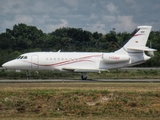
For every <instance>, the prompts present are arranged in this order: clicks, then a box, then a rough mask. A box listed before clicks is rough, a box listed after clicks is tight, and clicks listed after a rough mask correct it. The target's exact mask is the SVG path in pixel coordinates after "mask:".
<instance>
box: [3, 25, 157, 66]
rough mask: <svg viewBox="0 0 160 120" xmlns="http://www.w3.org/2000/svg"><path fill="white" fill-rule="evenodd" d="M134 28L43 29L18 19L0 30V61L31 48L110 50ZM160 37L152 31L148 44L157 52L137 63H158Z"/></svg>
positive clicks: (48, 49)
mask: <svg viewBox="0 0 160 120" xmlns="http://www.w3.org/2000/svg"><path fill="white" fill-rule="evenodd" d="M135 32H136V30H134V31H133V32H132V33H127V32H122V33H116V32H115V31H110V32H109V33H106V34H102V33H98V32H94V33H91V32H89V31H86V30H83V29H81V28H70V27H63V28H59V29H56V30H55V31H53V32H51V33H44V32H43V31H42V30H39V29H37V27H35V26H28V25H26V24H23V23H21V24H18V25H14V26H13V29H12V30H11V29H6V32H4V33H1V34H0V65H2V64H3V63H4V62H6V61H9V60H11V59H14V58H16V57H17V56H19V55H20V54H22V53H25V52H33V51H58V50H61V51H64V52H71V51H75V52H81V51H83V52H112V51H115V50H117V49H119V48H121V47H122V46H123V45H124V44H125V43H126V42H127V41H128V40H129V39H130V38H131V37H132V36H133V35H134V33H135ZM159 40H160V31H152V32H151V33H150V36H149V40H148V42H147V46H152V48H154V49H157V52H156V53H155V56H154V57H153V58H152V59H151V60H149V61H148V62H146V63H144V64H142V65H140V66H144V67H145V66H147V67H158V66H160V54H159V51H160V42H159Z"/></svg>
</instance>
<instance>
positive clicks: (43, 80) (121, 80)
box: [0, 79, 160, 83]
mask: <svg viewBox="0 0 160 120" xmlns="http://www.w3.org/2000/svg"><path fill="white" fill-rule="evenodd" d="M54 82H66V83H67V82H73V83H74V82H135V83H136V82H160V79H89V80H78V79H75V80H74V79H72V80H69V79H29V80H25V79H24V80H20V79H19V80H8V79H6V80H0V83H54Z"/></svg>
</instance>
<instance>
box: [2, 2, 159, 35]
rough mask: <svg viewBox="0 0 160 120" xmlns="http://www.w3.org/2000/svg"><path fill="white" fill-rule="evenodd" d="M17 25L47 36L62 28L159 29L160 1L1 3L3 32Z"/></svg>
mask: <svg viewBox="0 0 160 120" xmlns="http://www.w3.org/2000/svg"><path fill="white" fill-rule="evenodd" d="M18 23H25V24H27V25H32V26H36V27H37V28H38V29H41V30H42V31H43V32H45V33H50V32H52V31H54V30H55V29H57V28H60V27H74V28H82V29H83V30H88V31H91V32H96V31H97V32H99V33H104V34H105V33H108V32H109V31H110V30H112V28H116V32H124V31H126V32H132V31H133V30H134V29H135V28H136V27H137V26H138V25H151V26H153V28H152V30H156V31H157V30H160V0H0V33H2V32H5V31H6V28H9V29H13V26H14V25H15V24H18Z"/></svg>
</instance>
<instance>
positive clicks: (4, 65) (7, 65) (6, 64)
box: [2, 60, 16, 70]
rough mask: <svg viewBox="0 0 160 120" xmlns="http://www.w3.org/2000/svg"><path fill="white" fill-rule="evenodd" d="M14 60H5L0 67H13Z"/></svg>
mask: <svg viewBox="0 0 160 120" xmlns="http://www.w3.org/2000/svg"><path fill="white" fill-rule="evenodd" d="M15 65H16V64H15V61H14V60H11V61H9V62H6V63H4V64H3V65H2V67H3V68H5V69H9V70H10V69H11V70H12V69H15Z"/></svg>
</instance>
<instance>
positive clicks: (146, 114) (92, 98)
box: [0, 83, 160, 120]
mask: <svg viewBox="0 0 160 120" xmlns="http://www.w3.org/2000/svg"><path fill="white" fill-rule="evenodd" d="M159 86H160V83H19V84H10V83H8V84H0V118H1V119H2V120H3V119H4V120H10V119H12V120H14V119H22V120H23V119H24V120H25V119H35V120H36V119H40V120H41V119H56V120H59V119H62V120H63V119H64V120H67V119H75V118H76V119H78V120H84V119H93V120H94V119H95V120H100V119H124V120H127V119H133V120H136V119H145V120H146V119H147V120H149V119H157V120H158V119H160V87H159Z"/></svg>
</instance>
